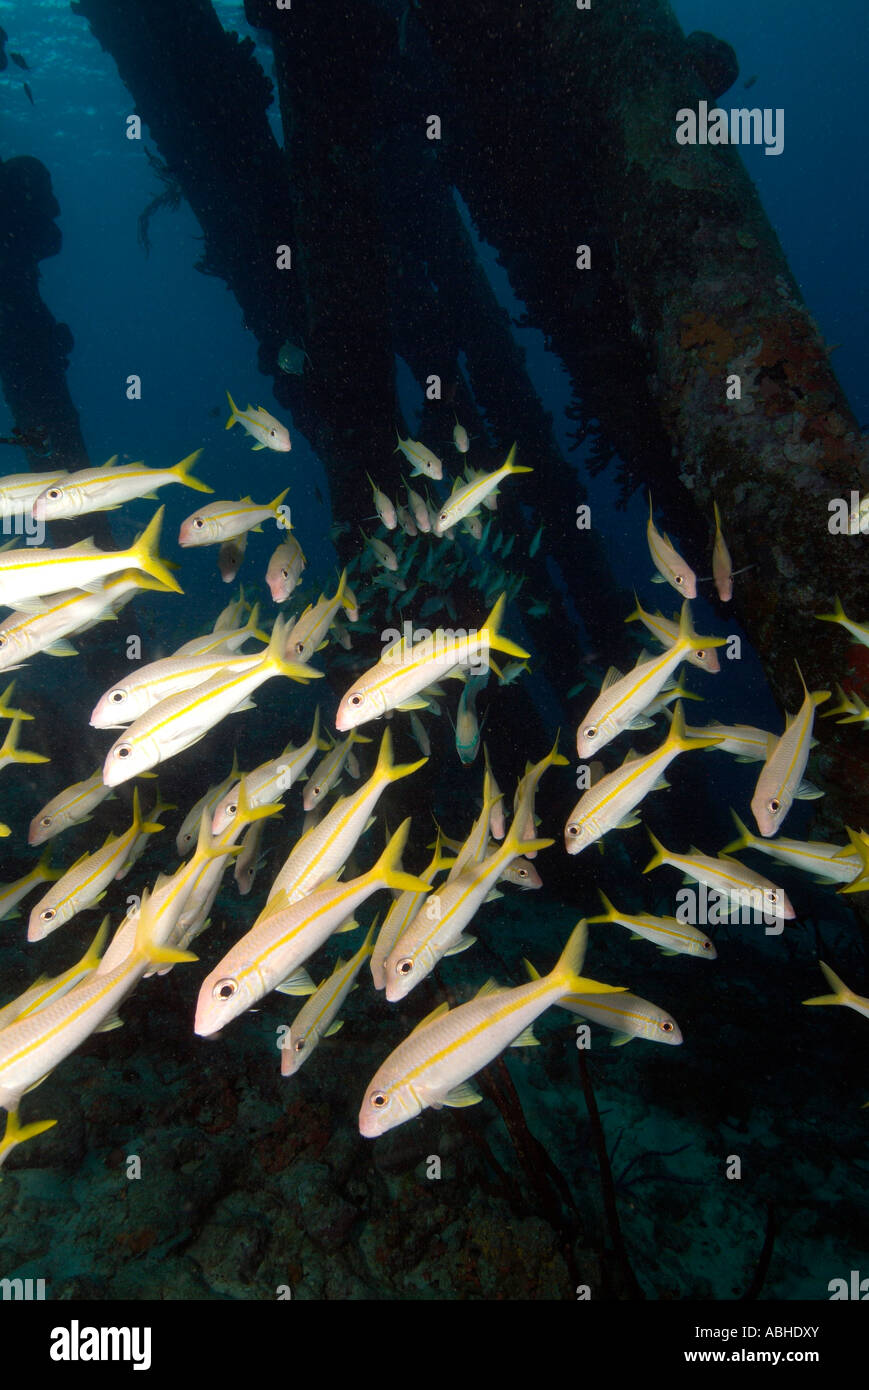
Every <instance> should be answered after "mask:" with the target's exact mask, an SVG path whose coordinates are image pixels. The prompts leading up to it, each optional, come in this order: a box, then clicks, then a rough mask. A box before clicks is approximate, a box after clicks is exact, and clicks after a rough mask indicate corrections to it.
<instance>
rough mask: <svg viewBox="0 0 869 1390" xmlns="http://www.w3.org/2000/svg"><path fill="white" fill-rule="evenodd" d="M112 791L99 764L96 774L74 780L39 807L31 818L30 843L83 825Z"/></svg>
mask: <svg viewBox="0 0 869 1390" xmlns="http://www.w3.org/2000/svg"><path fill="white" fill-rule="evenodd" d="M111 794H112V789H111V787H107V786H106V784H105V782H104V781H103V770H102V768H101V767H98V768H97V770H96V772H95V773H94V774H93V776H92V777H88V778H86V779H85V780H84V781H82V782H73V783H72V785H71V786H69V787H66V788H65V789H64V790H63V791H62V792H58V794H57V796H53V797H52V798H51V800H50V801H47V802H46V803H45V805H44V806H43V808H42V810H41V811H37V813H36V815H35V816H34V817H33V820H32V821H31V822H30V829H29V830H28V832H27V843H28V844H29V845H33V846H36V845H42V844H44V843H45V841H46V840H51V839H53V838H54V836H55V835H60V834H61V832H62V831H64V830H67V829H68V828H69V826H71V825H82V824H83V823H84V822H85V821H86V820H90V817H91V812H92V811H95V810H96V808H97V807H98V806H99V804H100V802H102V801H105V799H106V797H107V796H111Z"/></svg>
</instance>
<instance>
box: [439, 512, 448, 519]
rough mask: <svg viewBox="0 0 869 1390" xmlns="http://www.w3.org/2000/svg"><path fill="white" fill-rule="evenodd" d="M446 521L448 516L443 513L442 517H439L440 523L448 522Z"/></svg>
mask: <svg viewBox="0 0 869 1390" xmlns="http://www.w3.org/2000/svg"><path fill="white" fill-rule="evenodd" d="M446 519H447V514H446V512H441V514H440V516H439V517H438V521H446Z"/></svg>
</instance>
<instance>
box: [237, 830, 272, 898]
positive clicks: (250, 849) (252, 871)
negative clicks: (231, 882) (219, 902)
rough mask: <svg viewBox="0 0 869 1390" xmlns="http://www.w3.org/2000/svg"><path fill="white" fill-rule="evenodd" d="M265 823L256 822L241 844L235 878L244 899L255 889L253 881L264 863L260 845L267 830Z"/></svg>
mask: <svg viewBox="0 0 869 1390" xmlns="http://www.w3.org/2000/svg"><path fill="white" fill-rule="evenodd" d="M265 825H266V823H265V821H264V820H258V821H254V823H253V825H252V826H250V827H249V828H248V830H247V831H246V832H245V836H244V839H243V840H242V842H241V854H240V855H239V856H238V858H237V859H236V861H235V868H234V870H233V877H234V878H235V881H236V883H237V885H238V891H239V893H241V895H242V897H246V896H247V894H248V893H249V892H250V890H251V888H253V881H254V878H255V877H256V871H257V868H258V867H259V865H260V863H261V862H262V861H261V860H260V858H259V843H260V840H261V839H262V836H263V831H264V830H265Z"/></svg>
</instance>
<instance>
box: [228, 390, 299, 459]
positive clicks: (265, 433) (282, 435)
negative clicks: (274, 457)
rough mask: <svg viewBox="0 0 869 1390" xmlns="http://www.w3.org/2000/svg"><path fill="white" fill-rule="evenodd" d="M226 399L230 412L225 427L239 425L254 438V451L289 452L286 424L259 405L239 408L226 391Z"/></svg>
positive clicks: (290, 445)
mask: <svg viewBox="0 0 869 1390" xmlns="http://www.w3.org/2000/svg"><path fill="white" fill-rule="evenodd" d="M226 399H227V400H228V401H229V412H230V414H229V419H228V420H227V422H226V426H225V428H226V429H228V430H231V429H232V427H233V425H235V424H239V425H241V427H242V429H244V430H246V431H247V433H248V434H249V435H251V437H252V438H253V439H255V440H256V443H255V444H254V446H253V450H254V453H256V451H257V450H258V449H273V450H274V451H275V453H278V454H287V453H289V451H290V449H292V447H293V446H292V443H291V441H290V432H289V430H288V429H287V427H286V425H282V424H281V422H280V420H276V419H275V417H274V415H270V414H269V412H268V411H267V410H264V409H263V407H262V406H261V405H258V406H256V407H254V406H252V405H249V406H248V408H247V410H239V408H238V406H237V405H236V403H235V401H234V400H233V399H232V396H231V395H230V394H229V392H228V391H227V393H226Z"/></svg>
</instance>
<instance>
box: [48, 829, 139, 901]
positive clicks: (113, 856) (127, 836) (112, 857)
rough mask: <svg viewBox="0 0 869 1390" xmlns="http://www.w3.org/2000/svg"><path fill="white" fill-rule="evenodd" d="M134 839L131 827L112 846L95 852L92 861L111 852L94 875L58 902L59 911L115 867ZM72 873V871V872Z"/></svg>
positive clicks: (78, 884) (74, 887)
mask: <svg viewBox="0 0 869 1390" xmlns="http://www.w3.org/2000/svg"><path fill="white" fill-rule="evenodd" d="M134 839H135V836H134V835H133V827H132V826H131V827H130V829H129V830H127V831H125V832H124V834H123V835H121V836H120V837H119V838H118V839H117V840H113V841H112V843H111V844H110V845H104V846H103V848H102V849H98V850H95V851H94V853H93V854H92V855H90V856H89V858H90V859H91V860H93V859H97V858H98V857H99V856H100V855H101V854H104V853H105V852H106V851H107V850H108V851H109V853H108V855H107V857H106V858H105V859H104V860H103V861H102V862H101V863H100V864H98V865H97V867H96V868H95V869H94V871H93V873H90V874H88V876H87V878H85V879H83V880H82V881H81V882H80V883H77V884H75V886H73V887H71V888H70V890H69V892H68V893H67V894H66V895H65V896H64V897H63V898H61V899H60V900H59V901H58V904H57V911H60V910H61V908H63V907H64V906H65V905H66V904H67V903H68V902H71V901H73V899H75V898H76V897H78V896H80V895H81V894H82V893H84V892H85V890H86V889H87V888H88V886H89V885H90V884H91V883H93V881H94V879H95V878H98V877H99V875H100V874H101V873H102V872H103V871H104V869H105V868H106V866H107V865H112V866H113V861H116V860H117V856H118V851H119V850H120V849H121V848H123V850H124V852H126V851H127V850H128V849H129V848H130V846H131V845H132V843H133V840H134ZM125 841H126V843H125ZM83 867H84V865H82V868H83ZM70 872H72V871H71V870H70Z"/></svg>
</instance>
